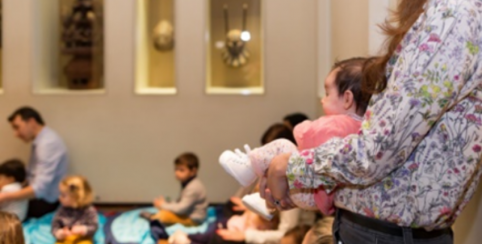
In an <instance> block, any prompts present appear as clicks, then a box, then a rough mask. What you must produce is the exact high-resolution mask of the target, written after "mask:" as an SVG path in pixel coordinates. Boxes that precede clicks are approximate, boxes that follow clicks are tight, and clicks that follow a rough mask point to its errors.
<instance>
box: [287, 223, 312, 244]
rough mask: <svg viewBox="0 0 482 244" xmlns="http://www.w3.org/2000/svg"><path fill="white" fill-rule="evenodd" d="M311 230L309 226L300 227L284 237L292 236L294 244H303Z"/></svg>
mask: <svg viewBox="0 0 482 244" xmlns="http://www.w3.org/2000/svg"><path fill="white" fill-rule="evenodd" d="M310 229H311V227H310V226H308V225H298V226H296V227H294V228H293V229H291V230H289V231H288V232H286V234H285V235H284V237H288V236H292V237H293V239H294V241H295V242H294V243H296V244H301V243H303V239H304V238H305V235H306V233H308V231H309V230H310Z"/></svg>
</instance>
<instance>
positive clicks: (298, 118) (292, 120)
mask: <svg viewBox="0 0 482 244" xmlns="http://www.w3.org/2000/svg"><path fill="white" fill-rule="evenodd" d="M308 119H309V118H308V116H306V114H304V113H292V114H288V115H286V116H285V117H284V118H283V121H287V122H288V123H289V124H290V125H291V127H292V128H291V129H293V128H295V126H296V125H297V124H299V123H301V122H303V121H305V120H308Z"/></svg>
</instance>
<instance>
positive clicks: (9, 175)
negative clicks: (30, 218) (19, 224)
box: [0, 159, 28, 221]
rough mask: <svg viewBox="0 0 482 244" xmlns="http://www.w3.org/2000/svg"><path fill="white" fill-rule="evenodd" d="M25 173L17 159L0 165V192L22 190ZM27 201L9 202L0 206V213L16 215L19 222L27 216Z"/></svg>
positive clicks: (23, 166)
mask: <svg viewBox="0 0 482 244" xmlns="http://www.w3.org/2000/svg"><path fill="white" fill-rule="evenodd" d="M26 175H27V173H26V171H25V165H24V164H23V163H22V162H21V161H20V160H17V159H12V160H8V161H6V162H4V163H2V164H1V165H0V192H16V191H20V190H22V185H23V183H24V182H25V177H26ZM27 207H28V200H20V201H11V202H6V203H2V204H0V211H4V212H8V213H12V214H15V215H17V217H18V219H20V221H23V220H24V219H25V216H26V215H27Z"/></svg>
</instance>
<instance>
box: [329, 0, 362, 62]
mask: <svg viewBox="0 0 482 244" xmlns="http://www.w3.org/2000/svg"><path fill="white" fill-rule="evenodd" d="M331 11H332V15H331V43H332V54H331V56H332V58H333V59H335V60H341V59H346V58H351V57H353V56H365V55H367V54H368V0H357V1H354V0H336V1H331Z"/></svg>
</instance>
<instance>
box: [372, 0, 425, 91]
mask: <svg viewBox="0 0 482 244" xmlns="http://www.w3.org/2000/svg"><path fill="white" fill-rule="evenodd" d="M426 2H427V0H401V1H400V2H399V4H398V7H397V10H396V11H394V12H393V13H392V16H391V18H390V19H389V20H387V21H385V23H384V24H382V25H380V28H381V29H382V31H383V33H384V34H385V35H386V36H387V37H388V38H387V40H386V45H387V46H386V48H387V50H386V53H385V54H384V55H382V56H380V57H378V58H377V59H376V60H375V62H371V63H369V64H367V66H365V69H364V71H363V80H362V88H363V90H364V91H365V92H368V93H370V94H377V93H380V92H382V91H383V90H385V88H386V87H387V77H386V75H385V67H386V65H387V63H388V61H389V60H390V58H391V57H392V55H393V54H394V53H395V51H396V50H397V47H398V46H399V44H400V43H401V42H402V39H403V37H404V36H405V34H407V32H408V31H409V30H410V28H411V27H412V25H413V24H414V23H415V22H416V21H417V19H418V17H420V15H421V14H422V13H423V12H424V9H423V7H424V5H425V3H426Z"/></svg>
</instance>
